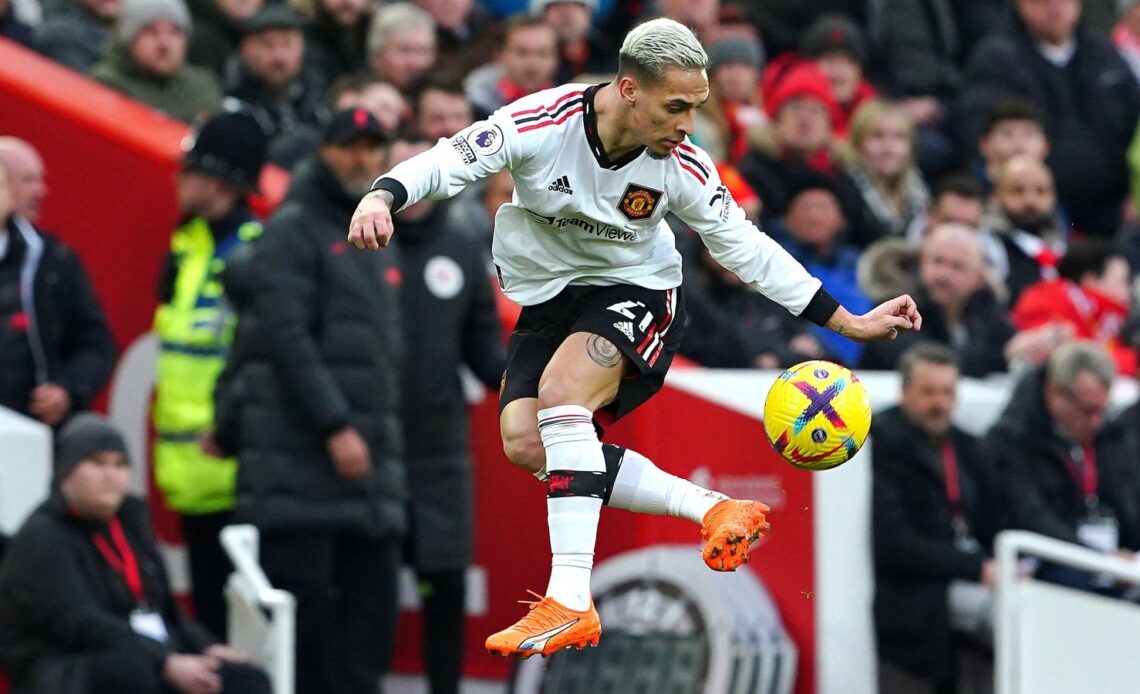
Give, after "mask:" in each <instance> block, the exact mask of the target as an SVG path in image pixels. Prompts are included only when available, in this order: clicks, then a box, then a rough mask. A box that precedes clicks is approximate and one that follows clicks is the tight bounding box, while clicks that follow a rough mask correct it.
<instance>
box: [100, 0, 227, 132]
mask: <svg viewBox="0 0 1140 694" xmlns="http://www.w3.org/2000/svg"><path fill="white" fill-rule="evenodd" d="M190 27H191V25H190V12H189V11H188V10H187V9H186V5H185V3H184V2H183V0H123V3H122V6H121V8H120V10H119V19H118V22H117V23H116V25H115V31H114V34H113V36H112V39H111V40H110V41H109V42H108V45H107V49H106V51H105V53H104V55H103V57H102V59H101V60H100V61H99V62H98V63H96V64H95V66H94V67H93V68H92V69H91V77H92V79H95V80H97V81H99V82H102V83H103V84H105V85H107V86H108V87H110V88H111V89H114V90H115V91H118V92H121V93H122V94H124V95H126V96H129V97H131V98H132V99H135V100H136V101H141V102H142V103H144V104H146V105H147V106H150V107H151V108H154V109H156V110H159V111H163V112H164V113H166V114H167V115H168V116H170V117H171V118H174V119H176V120H180V121H182V122H184V123H190V122H191V121H193V120H194V119H195V118H197V117H199V116H201V115H203V114H208V113H211V112H213V111H216V110H217V109H218V108H219V107H220V106H221V103H222V93H221V89H220V88H219V86H218V83H217V80H216V79H215V77H214V76H213V74H211V73H210V72H209V71H208V70H206V69H204V68H200V67H197V66H195V65H189V64H187V62H186V51H187V45H188V42H189V35H190Z"/></svg>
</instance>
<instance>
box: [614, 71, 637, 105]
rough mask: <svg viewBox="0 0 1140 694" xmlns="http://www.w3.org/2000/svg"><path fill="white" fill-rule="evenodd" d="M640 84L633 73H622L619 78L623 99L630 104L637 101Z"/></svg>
mask: <svg viewBox="0 0 1140 694" xmlns="http://www.w3.org/2000/svg"><path fill="white" fill-rule="evenodd" d="M637 91H638V84H637V78H636V77H633V76H632V75H622V76H621V77H619V78H618V93H619V94H621V98H622V100H624V101H625V102H626V104H628V105H629V106H633V103H634V102H635V101H637Z"/></svg>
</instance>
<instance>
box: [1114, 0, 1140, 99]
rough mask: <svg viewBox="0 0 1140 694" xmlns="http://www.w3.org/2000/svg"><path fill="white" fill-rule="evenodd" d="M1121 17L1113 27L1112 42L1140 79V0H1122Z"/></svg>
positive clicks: (1134, 74) (1120, 4) (1133, 73)
mask: <svg viewBox="0 0 1140 694" xmlns="http://www.w3.org/2000/svg"><path fill="white" fill-rule="evenodd" d="M1118 4H1119V6H1120V18H1119V21H1117V23H1116V26H1115V27H1114V28H1113V29H1112V43H1113V44H1115V45H1116V50H1117V51H1119V52H1120V55H1121V56H1122V57H1123V58H1124V61H1125V62H1127V63H1128V67H1129V68H1130V69H1131V70H1132V75H1133V77H1135V78H1136V79H1137V81H1140V0H1120V2H1119V3H1118Z"/></svg>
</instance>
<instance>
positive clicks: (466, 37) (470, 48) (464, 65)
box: [415, 0, 501, 73]
mask: <svg viewBox="0 0 1140 694" xmlns="http://www.w3.org/2000/svg"><path fill="white" fill-rule="evenodd" d="M415 3H416V4H417V5H419V6H420V7H421V8H423V10H424V11H425V12H427V13H428V14H429V15H431V18H432V19H433V20H434V21H435V48H436V56H437V57H436V62H435V67H439V68H443V69H446V70H451V71H456V72H461V73H467V72H469V71H470V70H471V68H473V67H475V66H477V65H483V64H484V63H487V62H489V61H490V60H491V58H492V57H493V56H494V54H495V50H496V48H497V46H498V43H499V39H500V38H501V36H500V34H499V29H498V26H497V25H496V24H495V21H494V17H492V16H491V13H490V12H488V11H487V9H486V8H485V7H483V5H482V3H477V2H475V1H474V0H415Z"/></svg>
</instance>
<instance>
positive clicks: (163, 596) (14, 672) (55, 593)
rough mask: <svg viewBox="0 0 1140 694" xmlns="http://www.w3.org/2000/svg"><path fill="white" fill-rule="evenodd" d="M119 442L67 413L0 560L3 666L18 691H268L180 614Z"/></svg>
mask: <svg viewBox="0 0 1140 694" xmlns="http://www.w3.org/2000/svg"><path fill="white" fill-rule="evenodd" d="M129 484H130V457H129V454H128V451H127V446H126V442H125V441H124V440H123V436H122V434H120V433H119V431H118V430H117V429H115V427H114V426H112V425H111V424H110V423H109V422H108V421H107V420H106V419H104V418H103V417H100V416H99V415H95V414H92V413H84V414H80V415H76V416H75V417H73V418H72V419H71V420H69V421H68V423H67V424H66V425H64V427H63V428H62V429H61V430H60V431H59V433H58V434H57V436H56V440H55V465H54V469H53V479H52V488H51V493H50V495H49V496H48V499H47V500H46V501H44V502H43V503H42V504H41V505H40V506H39V507H38V508H37V509H36V510H35V511H34V512H33V513H32V515H31V516H29V517H28V519H27V520H26V521H25V522H24V524H23V526H22V527H21V528H20V530H19V531H18V532H17V533H16V535H15V536H14V537H13V538H12V539H11V540H10V542H9V544H8V547H7V549H6V550H5V555H4V563H3V565H2V566H0V667H2V668H4V669H5V670H6V671H7V672H8V674H9V675H10V676H11V677H12V684H13V691H17V692H20V693H21V694H61V693H62V692H67V693H68V694H110V693H111V692H131V694H166V693H169V692H178V693H179V694H197V693H198V692H206V691H212V692H219V691H225V692H226V693H227V694H269V692H270V685H269V678H268V677H266V675H265V673H264V672H263V671H261V670H260V669H258V668H256V667H254V666H252V665H250V664H248V659H247V658H246V657H245V656H244V655H242V654H241V653H239V652H237V651H235V650H234V649H232V648H229V647H228V646H225V645H223V644H221V643H219V642H218V641H217V639H215V638H213V637H212V636H211V635H210V634H209V633H208V632H207V631H206V630H205V629H203V628H202V626H201V625H199V624H198V623H196V622H194V621H193V620H191V619H189V618H187V617H186V616H185V615H184V614H183V613H182V611H181V609H180V607H179V606H178V603H177V602H176V601H175V599H174V594H173V591H172V590H171V586H170V581H169V578H168V577H167V575H166V570H165V568H164V565H163V561H162V557H161V555H160V554H159V550H158V546H157V544H156V543H155V541H154V534H153V532H152V530H151V525H150V510H149V509H148V508H147V506H146V503H145V502H144V501H143V500H142V499H139V498H138V497H135V496H132V495H130V494H128V486H129Z"/></svg>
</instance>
